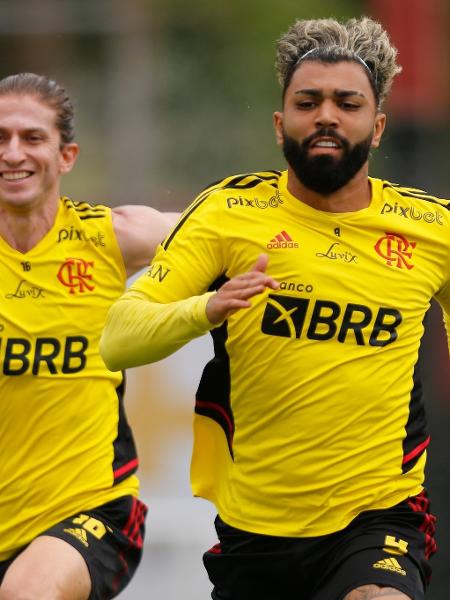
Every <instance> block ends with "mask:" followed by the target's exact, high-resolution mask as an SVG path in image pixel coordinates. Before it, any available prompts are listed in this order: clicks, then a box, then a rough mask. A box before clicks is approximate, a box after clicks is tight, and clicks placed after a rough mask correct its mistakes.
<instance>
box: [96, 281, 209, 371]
mask: <svg viewBox="0 0 450 600" xmlns="http://www.w3.org/2000/svg"><path fill="white" fill-rule="evenodd" d="M212 295H213V293H212V292H210V293H206V294H203V295H201V296H193V297H191V298H187V299H185V300H179V301H177V302H170V303H167V304H161V303H158V302H151V301H150V300H149V299H148V298H147V297H146V296H145V294H143V293H141V292H139V291H135V290H131V291H129V292H128V293H127V294H126V295H124V296H122V298H121V299H120V300H119V301H118V302H116V303H115V304H114V305H113V306H112V308H111V309H110V311H109V313H108V318H107V320H106V326H105V330H104V332H103V335H102V338H101V340H100V353H101V355H102V357H103V360H104V361H105V364H106V366H107V367H108V369H110V370H111V371H119V370H121V369H127V368H130V367H136V366H139V365H142V364H147V363H151V362H156V361H158V360H161V359H162V358H165V357H166V356H169V354H172V353H173V352H175V351H176V350H178V349H179V348H181V346H183V345H184V344H186V343H187V342H189V341H190V340H192V339H194V338H196V337H199V336H200V335H203V334H204V333H206V332H207V331H208V330H209V329H211V328H212V327H214V325H212V323H210V321H209V320H208V318H207V316H206V304H207V302H208V300H209V298H210V296H212Z"/></svg>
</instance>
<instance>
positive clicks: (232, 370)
mask: <svg viewBox="0 0 450 600" xmlns="http://www.w3.org/2000/svg"><path fill="white" fill-rule="evenodd" d="M396 55H397V52H396V50H395V48H394V47H393V46H392V44H391V42H390V40H389V37H388V34H387V33H386V31H384V29H383V28H382V27H381V25H380V24H379V23H377V22H375V21H373V20H371V19H369V18H367V17H363V18H360V19H351V20H349V21H347V22H343V23H341V22H338V21H336V20H333V19H319V20H304V21H297V22H296V23H294V24H293V25H292V27H291V28H290V29H289V31H287V33H285V34H284V35H283V36H282V37H281V38H280V40H279V41H278V46H277V62H276V66H277V73H278V76H279V79H280V82H281V84H282V87H283V96H282V108H281V110H279V111H276V112H275V113H274V125H275V135H276V140H277V142H278V144H279V145H280V147H281V148H282V151H283V154H284V157H285V159H286V163H287V168H286V170H284V171H281V172H280V171H278V170H273V171H261V172H255V173H243V174H240V175H233V176H230V177H226V178H225V179H223V180H222V181H219V182H216V183H215V184H213V185H211V186H209V187H208V188H206V189H205V190H204V191H203V192H202V193H201V194H200V195H199V196H198V197H197V198H196V199H195V200H194V202H193V203H192V204H191V206H190V207H189V208H188V209H187V210H186V211H185V212H184V214H183V216H182V218H181V220H180V221H179V223H178V225H177V226H176V227H175V228H174V230H173V231H172V233H171V234H170V235H169V237H168V238H167V239H166V240H165V241H164V243H163V245H162V248H161V249H160V250H159V251H158V252H157V254H156V256H155V258H154V261H153V263H152V265H151V266H150V269H149V271H148V272H147V274H146V275H144V276H143V277H141V278H140V279H139V280H138V281H137V282H136V283H135V284H134V285H133V287H132V288H131V289H130V290H129V291H128V292H127V293H126V294H125V295H124V296H122V298H121V299H120V300H118V301H117V302H116V303H115V304H114V305H113V307H112V308H111V310H110V312H109V316H108V319H107V324H106V328H105V331H104V333H103V337H102V341H101V352H102V354H103V356H104V358H105V361H106V363H107V364H108V365H109V367H110V368H112V369H121V368H124V367H128V366H134V365H139V364H143V363H148V362H152V361H156V360H159V359H161V358H162V357H164V356H166V355H168V354H170V353H171V352H173V351H174V350H176V349H177V348H179V347H180V346H182V345H183V344H185V343H186V342H188V341H189V340H190V339H193V338H195V337H196V336H199V335H201V334H203V333H205V332H206V331H209V330H210V331H211V335H212V337H213V340H214V351H215V356H214V358H213V359H212V360H211V361H210V362H209V363H208V364H207V365H206V366H205V369H204V371H203V375H202V378H201V381H200V385H199V387H198V391H197V395H196V405H195V421H194V432H195V440H194V449H193V457H192V468H191V479H192V489H193V493H194V494H195V495H197V496H202V497H204V498H207V499H209V500H211V501H212V502H213V503H214V504H215V506H216V508H217V512H218V516H217V518H216V530H217V534H218V538H219V543H218V544H216V545H215V546H214V547H213V548H211V550H209V551H208V552H206V553H205V555H204V563H205V566H206V569H207V571H208V574H209V577H210V579H211V581H212V583H213V586H214V589H213V592H212V598H213V599H214V600H292V599H293V598H298V599H300V598H301V599H302V600H362V599H364V600H369V599H370V600H372V599H374V598H383V600H423V599H424V597H425V593H426V589H427V586H428V582H429V578H430V574H431V569H430V563H429V559H430V556H431V555H432V554H433V553H434V552H435V542H434V523H435V517H434V516H433V515H432V513H431V512H430V506H429V500H428V496H427V492H426V488H425V484H424V471H425V463H426V457H427V449H428V446H429V442H430V437H429V434H428V431H427V426H426V421H425V414H424V407H423V402H422V385H421V380H420V365H421V362H422V361H423V360H424V358H425V357H424V356H423V350H422V339H423V334H424V327H423V321H424V317H425V314H426V312H427V310H428V308H429V306H430V301H431V299H432V298H435V299H436V300H437V301H438V302H439V303H440V305H441V307H442V309H443V312H444V316H445V320H446V324H447V330H448V331H449V329H450V327H449V324H450V211H449V209H450V201H449V200H443V199H439V198H436V197H434V196H433V195H431V194H429V193H428V192H425V191H422V190H419V189H414V188H411V187H408V186H403V185H397V184H395V183H391V182H389V181H384V180H382V179H377V178H373V177H371V176H369V154H370V151H371V150H372V149H375V148H377V147H378V146H379V145H380V142H381V138H382V135H383V132H384V129H385V125H386V115H385V114H384V113H383V112H382V108H383V101H384V100H385V98H386V96H387V94H388V92H389V89H390V87H391V84H392V80H393V78H394V76H395V75H396V73H398V72H399V71H400V67H399V66H398V65H397V63H396Z"/></svg>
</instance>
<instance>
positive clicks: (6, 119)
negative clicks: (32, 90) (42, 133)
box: [0, 94, 57, 131]
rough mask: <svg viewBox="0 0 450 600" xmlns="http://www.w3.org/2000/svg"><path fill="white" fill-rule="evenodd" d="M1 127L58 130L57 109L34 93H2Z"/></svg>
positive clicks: (0, 106) (0, 107) (0, 105)
mask: <svg viewBox="0 0 450 600" xmlns="http://www.w3.org/2000/svg"><path fill="white" fill-rule="evenodd" d="M0 127H3V128H41V129H42V128H43V129H49V130H51V129H54V130H55V131H56V130H57V127H56V111H55V109H53V108H52V107H51V106H49V105H48V104H47V103H46V102H44V101H43V100H41V99H40V98H38V97H37V96H35V95H32V94H17V95H16V94H7V95H0Z"/></svg>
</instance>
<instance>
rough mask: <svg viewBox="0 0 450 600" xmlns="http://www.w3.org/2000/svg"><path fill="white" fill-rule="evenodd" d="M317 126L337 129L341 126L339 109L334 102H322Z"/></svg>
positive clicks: (318, 112) (316, 122)
mask: <svg viewBox="0 0 450 600" xmlns="http://www.w3.org/2000/svg"><path fill="white" fill-rule="evenodd" d="M315 124H316V127H317V128H320V127H337V126H338V125H339V117H338V111H337V107H336V105H335V104H334V102H330V101H327V100H326V101H325V102H322V103H321V105H320V106H319V108H318V111H317V114H316V119H315Z"/></svg>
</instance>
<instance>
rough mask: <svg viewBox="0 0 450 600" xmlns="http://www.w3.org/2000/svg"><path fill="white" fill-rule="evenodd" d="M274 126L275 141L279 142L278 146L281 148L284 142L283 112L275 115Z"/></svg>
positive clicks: (277, 112)
mask: <svg viewBox="0 0 450 600" xmlns="http://www.w3.org/2000/svg"><path fill="white" fill-rule="evenodd" d="M273 126H274V128H275V139H276V140H277V144H278V145H279V146H281V145H282V144H283V142H284V135H283V113H282V112H279V111H276V112H274V113H273Z"/></svg>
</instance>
